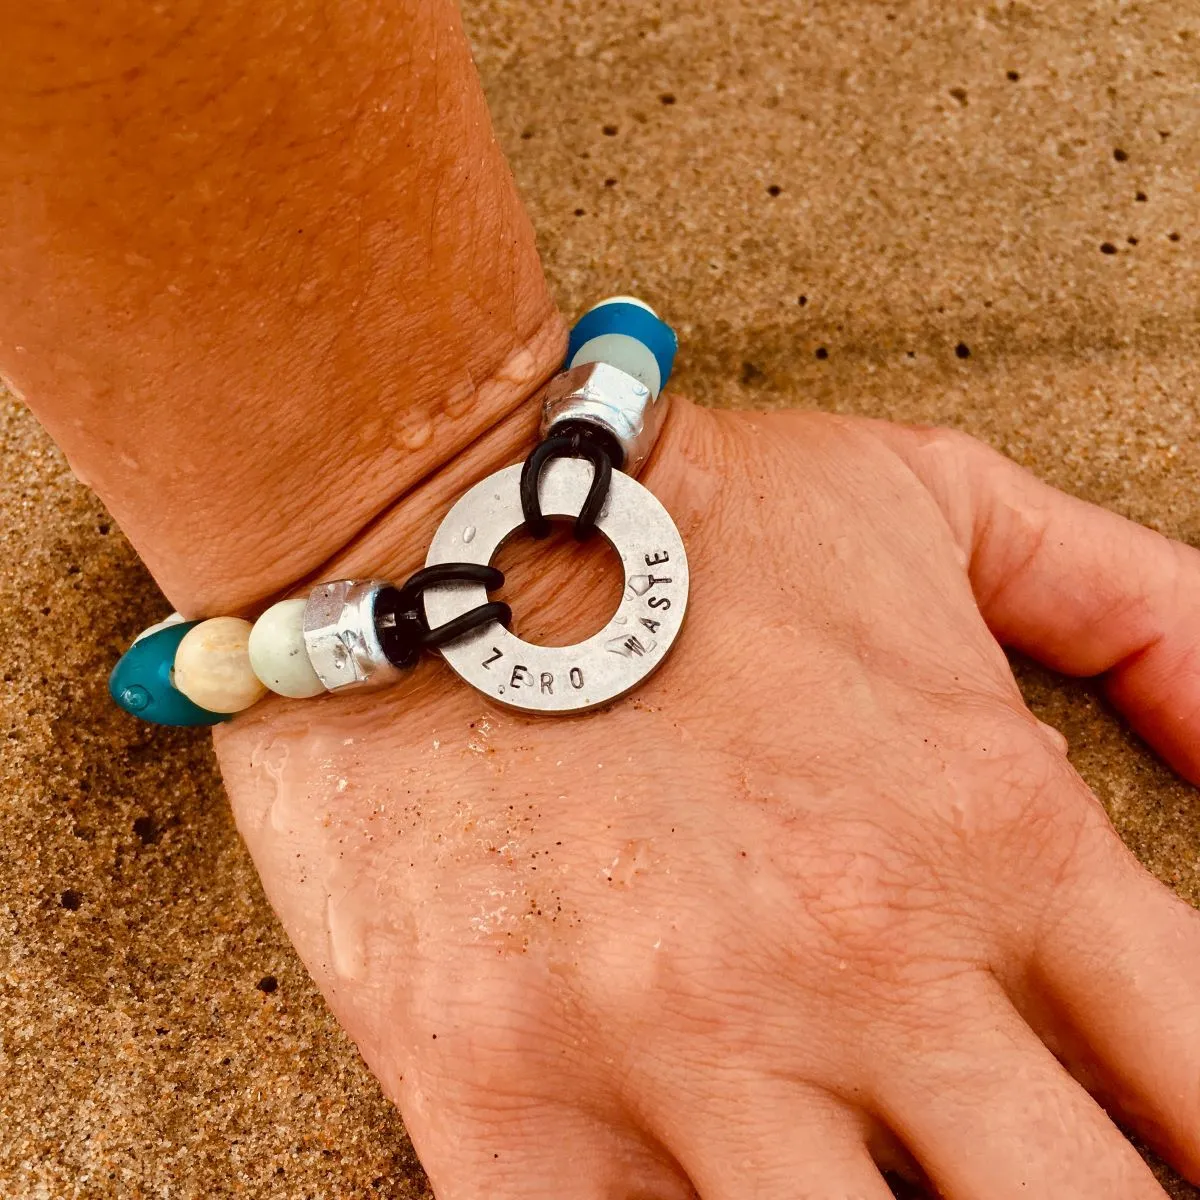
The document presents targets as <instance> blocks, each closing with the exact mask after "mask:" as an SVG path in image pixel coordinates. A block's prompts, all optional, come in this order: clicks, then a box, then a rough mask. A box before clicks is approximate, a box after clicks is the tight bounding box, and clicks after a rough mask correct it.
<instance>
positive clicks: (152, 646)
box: [108, 621, 233, 725]
mask: <svg viewBox="0 0 1200 1200" xmlns="http://www.w3.org/2000/svg"><path fill="white" fill-rule="evenodd" d="M199 624H200V622H199V621H181V622H180V623H178V624H176V625H168V626H167V627H166V628H165V629H160V630H159V631H158V632H157V633H152V634H150V635H149V636H148V637H144V638H141V639H140V640H138V641H136V642H134V643H133V645H132V646H130V647H129V649H128V650H126V651H125V653H124V654H122V655H121V658H120V661H119V662H118V663H117V665H116V666H115V667H113V672H112V674H111V675H110V676H109V679H108V694H109V695H110V696H111V697H112V698H113V700H114V701H116V703H117V705H118V706H119V707H120V708H123V709H124V710H125V711H126V712H127V713H132V714H133V715H134V716H135V717H141V719H142V720H143V721H150V722H151V723H152V724H155V725H216V724H218V723H220V722H221V721H228V720H229V718H230V717H231V716H232V715H233V714H232V713H215V712H209V711H208V709H206V708H201V707H200V706H199V705H198V704H193V703H192V702H191V701H190V700H189V699H188V698H187V697H186V696H185V695H184V694H183V693H182V692H180V691H177V690H176V689H175V687H174V686H173V685H172V684H171V670H172V668H173V667H174V666H175V651H176V650H178V649H179V643H180V642H181V641H183V637H184V634H186V633H187V631H188V630H189V629H194V628H195V627H196V626H197V625H199Z"/></svg>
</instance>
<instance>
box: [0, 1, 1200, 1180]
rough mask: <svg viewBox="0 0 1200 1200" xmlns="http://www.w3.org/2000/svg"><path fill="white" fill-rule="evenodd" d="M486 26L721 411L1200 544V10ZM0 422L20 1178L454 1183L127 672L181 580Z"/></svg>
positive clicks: (1, 1101) (1171, 802)
mask: <svg viewBox="0 0 1200 1200" xmlns="http://www.w3.org/2000/svg"><path fill="white" fill-rule="evenodd" d="M467 21H468V26H469V30H470V33H471V36H472V39H473V41H474V44H475V46H476V49H477V54H478V59H479V65H480V69H481V71H482V73H483V76H484V81H485V86H486V88H487V91H488V94H489V97H490V99H491V102H492V106H493V112H494V115H495V121H496V125H497V130H498V134H499V137H500V139H501V141H502V143H503V145H504V147H505V149H506V150H507V151H508V153H509V155H510V157H511V160H512V165H513V169H514V171H515V173H516V176H517V179H518V182H519V184H520V187H521V188H522V190H523V192H524V194H525V196H526V198H527V200H528V204H529V208H530V211H531V213H532V216H533V220H534V223H535V226H536V227H537V229H538V230H539V236H540V241H541V248H542V251H543V255H544V259H545V263H546V269H547V272H548V274H549V276H550V278H551V280H552V283H553V286H554V288H555V291H556V293H557V295H558V297H559V299H560V301H561V303H562V305H563V307H564V308H565V309H566V310H567V311H568V312H571V313H574V312H577V311H579V310H580V309H581V308H582V307H584V306H585V305H586V304H587V303H588V302H589V301H591V300H594V299H595V298H597V297H599V296H602V295H605V294H609V293H612V292H614V291H635V292H638V293H640V294H643V295H645V296H646V297H647V298H649V299H651V300H652V301H653V302H655V303H656V304H657V305H658V306H659V307H660V308H661V309H662V310H663V312H664V314H665V315H667V316H668V317H669V318H670V319H672V320H673V321H674V322H675V323H676V325H677V326H678V328H679V330H680V333H681V339H682V342H683V351H682V354H681V359H680V366H679V371H678V375H677V378H676V384H677V388H678V389H679V390H681V391H684V392H687V393H689V394H691V395H692V396H694V397H696V398H697V399H699V400H701V401H703V402H705V403H709V404H714V405H726V406H732V407H747V406H753V405H766V406H770V407H781V406H792V405H795V406H811V407H817V408H823V409H828V410H834V411H839V412H855V413H867V414H871V415H875V416H883V417H891V418H895V419H898V420H906V421H926V422H941V423H947V424H951V425H955V426H957V427H959V428H961V429H965V430H968V431H970V432H971V433H974V434H976V435H978V436H980V437H983V438H985V439H987V440H988V441H989V442H991V443H992V444H993V445H995V446H996V447H998V448H999V449H1001V450H1003V451H1005V452H1006V453H1008V454H1010V455H1011V456H1013V457H1014V458H1015V459H1017V460H1018V461H1019V462H1021V463H1023V464H1025V465H1027V466H1029V467H1030V468H1032V469H1033V470H1035V471H1036V472H1038V473H1039V474H1040V475H1041V476H1042V477H1043V478H1046V479H1048V480H1050V481H1051V482H1053V483H1055V484H1057V485H1058V486H1060V487H1063V488H1065V489H1067V490H1068V491H1071V492H1073V493H1075V494H1077V495H1080V496H1083V497H1086V498H1087V499H1089V500H1093V501H1096V502H1097V503H1100V504H1104V505H1107V506H1108V507H1110V508H1113V509H1115V510H1116V511H1118V512H1121V513H1124V514H1126V515H1128V516H1130V517H1132V518H1134V519H1137V520H1139V521H1143V522H1145V523H1147V524H1149V525H1152V526H1153V527H1155V528H1156V529H1159V530H1161V531H1162V532H1164V533H1167V534H1170V535H1172V536H1174V537H1179V538H1183V539H1184V540H1186V541H1189V542H1191V543H1193V544H1200V504H1198V503H1197V496H1198V495H1200V491H1198V485H1200V416H1198V411H1200V385H1198V384H1197V369H1196V363H1197V360H1198V359H1200V310H1198V308H1197V297H1198V295H1200V220H1198V219H1197V218H1198V217H1200V193H1198V192H1197V188H1196V178H1197V176H1196V165H1197V163H1200V97H1198V95H1197V84H1196V81H1197V79H1200V14H1198V13H1197V11H1196V9H1195V7H1194V6H1193V5H1191V4H1185V3H1182V2H1180V0H1173V2H1172V0H1168V2H1166V3H1162V4H1157V5H1143V6H1131V5H1126V4H1118V3H1115V2H1109V3H1084V2H1082V0H1049V2H1047V3H1043V4H1039V5H1033V4H1025V3H995V4H978V5H975V4H972V5H965V4H961V5H947V4H935V3H932V2H930V3H925V2H915V0H914V2H899V0H898V2H897V3H895V4H888V3H884V2H882V0H846V2H844V3H840V4H836V5H832V4H828V5H827V4H805V5H796V4H793V3H790V0H756V2H754V3H747V2H739V0H726V2H723V3H721V4H719V5H714V4H711V3H704V2H702V0H689V2H686V3H670V4H667V5H664V6H662V7H657V6H652V5H650V4H648V3H647V4H637V3H610V4H606V5H600V6H591V8H590V9H589V8H588V7H585V6H578V5H568V4H565V3H562V0H548V2H542V3H537V4H516V3H503V2H501V0H484V2H475V3H471V4H470V5H469V6H468V10H467ZM0 438H2V439H3V478H2V480H0V530H2V533H0V537H2V538H3V542H4V548H5V555H4V561H5V562H6V563H7V568H6V569H5V570H4V572H3V574H2V577H0V623H2V626H0V637H2V640H3V644H4V646H5V655H4V672H5V674H4V682H3V691H2V693H0V694H2V695H3V721H4V731H5V735H6V736H5V737H4V738H0V772H2V777H3V778H2V789H0V847H2V849H0V896H2V897H3V905H2V909H3V917H2V919H0V1195H3V1196H5V1197H13V1198H23V1197H34V1196H38V1197H55V1198H57V1197H68V1196H88V1197H92V1196H143V1195H145V1196H148V1195H151V1194H153V1195H166V1196H172V1197H176V1196H178V1197H187V1196H217V1195H229V1194H234V1193H236V1194H239V1195H243V1196H248V1197H268V1196H271V1197H274V1196H287V1197H300V1196H312V1197H327V1196H329V1197H332V1196H338V1197H360V1196H361V1197H369V1196H375V1195H388V1196H393V1197H416V1196H423V1195H427V1192H426V1190H425V1186H424V1183H423V1181H422V1177H421V1174H420V1170H419V1168H418V1166H417V1165H416V1162H415V1159H414V1157H413V1155H412V1151H411V1148H410V1147H409V1145H408V1143H407V1141H406V1139H405V1135H404V1131H403V1128H402V1126H401V1123H400V1121H399V1119H398V1118H397V1116H396V1115H395V1113H394V1112H393V1110H392V1109H391V1107H390V1106H389V1105H388V1104H387V1103H386V1102H385V1101H384V1100H383V1099H382V1097H381V1096H380V1094H379V1092H378V1090H377V1088H376V1087H375V1085H374V1083H373V1082H372V1080H371V1077H370V1076H369V1075H368V1073H367V1072H366V1070H365V1069H364V1067H363V1066H362V1064H361V1062H360V1061H359V1059H358V1057H357V1055H356V1053H355V1051H354V1049H353V1048H352V1047H351V1046H350V1044H349V1043H348V1042H347V1040H346V1039H345V1038H344V1037H343V1036H342V1034H341V1033H340V1032H339V1030H338V1028H337V1026H336V1025H335V1023H334V1021H333V1019H332V1018H331V1017H330V1015H329V1014H328V1012H327V1011H326V1009H325V1007H324V1005H323V1003H322V1001H321V999H320V998H319V996H318V995H317V993H316V991H315V990H314V988H313V987H312V985H311V984H310V983H309V982H308V980H307V979H306V977H305V974H304V971H303V969H302V968H301V966H300V964H299V962H298V961H297V960H296V958H295V956H294V955H293V953H292V952H291V950H290V948H289V946H288V944H287V941H286V939H285V938H284V936H283V934H282V932H281V931H280V929H279V927H278V925H277V923H276V922H275V919H274V917H273V915H272V913H271V911H270V909H269V908H268V906H267V904H266V902H265V900H264V899H263V896H262V893H261V891H260V890H259V887H258V883H257V881H256V878H255V875H254V871H253V869H252V867H251V865H250V862H249V860H248V858H247V856H246V853H245V851H244V849H243V848H242V846H241V844H240V842H239V840H238V837H237V835H236V833H235V831H234V828H233V824H232V821H231V819H230V816H229V813H228V811H227V807H226V803H225V800H224V797H223V795H222V792H221V787H220V783H219V780H218V778H217V775H216V771H215V769H214V766H213V760H212V756H211V754H210V751H209V747H208V742H207V738H206V736H205V735H203V734H200V733H188V732H171V731H164V730H155V729H150V728H147V727H142V726H139V725H137V724H136V723H134V722H132V721H130V720H128V719H126V718H124V717H123V716H121V715H120V714H118V713H117V712H116V711H115V710H114V709H112V708H111V707H110V705H109V704H108V702H107V700H106V695H105V690H104V682H105V677H106V674H107V671H108V669H109V668H110V666H111V664H112V662H113V661H114V660H115V659H116V657H117V656H118V655H119V654H120V652H121V650H122V649H123V648H124V647H125V645H126V644H127V642H128V640H129V638H130V637H131V636H132V635H133V634H134V633H135V632H136V631H137V630H139V629H140V628H142V627H143V626H144V625H147V624H149V623H150V622H151V621H152V620H155V619H157V618H158V617H159V616H161V615H162V613H163V611H164V605H163V602H162V600H161V598H159V597H158V596H157V595H156V593H155V589H154V587H153V584H152V583H151V581H150V580H149V578H148V577H147V576H146V574H145V573H144V572H143V571H142V569H141V568H140V566H139V565H138V562H137V560H136V559H135V557H134V556H133V554H132V552H131V551H130V549H129V547H128V545H127V544H126V543H125V541H124V540H123V539H122V537H121V535H120V532H119V531H118V530H117V529H116V528H114V527H113V526H112V524H111V522H110V521H109V519H108V517H107V516H106V514H105V513H104V511H103V510H102V509H101V507H100V506H99V504H98V503H97V502H96V501H95V500H94V499H93V498H92V497H91V496H90V495H89V494H88V493H87V492H86V491H85V490H84V489H83V488H82V487H80V486H79V485H78V484H77V483H76V482H75V481H74V480H73V478H72V476H71V474H70V472H69V471H68V469H67V468H66V465H65V463H64V462H63V460H62V458H61V457H60V456H59V455H58V453H57V452H56V451H55V450H54V448H53V447H52V445H51V444H50V442H49V441H48V440H47V438H46V437H45V436H44V435H43V434H42V433H41V432H40V430H39V429H38V428H37V426H36V425H35V424H34V422H33V421H32V420H31V419H30V418H29V416H28V415H27V414H25V413H24V412H23V411H22V410H21V408H20V407H19V406H18V405H17V404H16V403H15V402H14V401H12V400H11V399H9V398H6V399H5V400H4V401H3V402H2V403H0ZM1019 673H1020V678H1021V681H1022V684H1023V686H1024V687H1025V689H1026V694H1027V696H1028V698H1029V700H1030V702H1031V704H1032V705H1033V706H1034V708H1035V709H1036V711H1037V712H1038V714H1039V716H1041V717H1042V718H1043V719H1044V720H1047V721H1050V722H1052V723H1054V724H1055V725H1057V726H1058V727H1059V728H1060V729H1062V730H1063V732H1064V733H1066V735H1067V736H1068V738H1069V739H1070V742H1071V747H1072V757H1073V760H1074V762H1075V764H1076V765H1077V767H1078V768H1079V770H1080V771H1081V772H1082V773H1083V775H1084V776H1085V777H1086V778H1087V780H1088V781H1089V782H1090V783H1091V784H1092V786H1093V787H1094V788H1095V789H1096V790H1097V792H1098V793H1099V795H1100V796H1101V798H1102V800H1103V802H1104V804H1105V805H1106V807H1107V808H1108V811H1109V813H1110V814H1111V816H1112V819H1113V821H1114V822H1115V823H1116V825H1117V827H1118V829H1119V830H1120V832H1121V835H1122V836H1123V837H1124V838H1125V840H1126V841H1127V842H1128V844H1129V845H1130V846H1131V847H1132V848H1133V849H1134V850H1135V851H1136V853H1137V854H1138V856H1139V857H1140V858H1141V859H1142V861H1143V862H1145V863H1146V865H1147V866H1148V867H1149V868H1150V869H1151V870H1153V871H1154V872H1155V873H1156V874H1157V875H1158V876H1159V878H1160V879H1162V880H1163V881H1164V882H1166V883H1167V884H1168V885H1169V886H1171V887H1173V888H1174V889H1175V890H1176V891H1177V892H1178V893H1179V894H1180V895H1181V896H1184V897H1185V898H1187V899H1188V900H1190V901H1191V902H1192V903H1200V802H1198V801H1197V797H1196V795H1195V793H1194V791H1193V790H1192V789H1190V788H1189V787H1187V786H1185V785H1184V784H1182V783H1181V782H1180V781H1179V780H1178V779H1176V778H1175V777H1173V776H1172V775H1171V773H1170V772H1169V771H1167V770H1166V769H1164V768H1163V767H1162V766H1161V765H1160V764H1158V763H1157V762H1156V761H1155V759H1154V758H1153V757H1152V756H1151V755H1150V754H1149V753H1148V752H1147V751H1146V750H1145V749H1144V748H1143V747H1142V746H1141V745H1140V744H1139V743H1138V741H1137V740H1136V739H1135V738H1134V737H1132V736H1131V735H1130V734H1129V733H1128V732H1126V731H1125V730H1124V729H1123V728H1122V726H1121V724H1120V722H1119V721H1118V720H1116V719H1115V718H1114V716H1113V715H1112V713H1111V712H1110V711H1109V710H1108V709H1107V708H1106V706H1105V704H1104V703H1103V702H1102V701H1101V700H1100V699H1099V698H1098V696H1097V693H1096V691H1095V690H1094V689H1093V688H1092V687H1090V686H1089V685H1087V684H1081V683H1077V682H1066V681H1062V680H1059V679H1056V678H1054V677H1052V676H1051V675H1049V674H1047V673H1045V672H1043V671H1040V670H1037V669H1034V668H1031V667H1028V666H1027V665H1024V664H1019ZM1164 1178H1165V1176H1164ZM1169 1186H1170V1187H1171V1188H1172V1189H1173V1191H1172V1195H1174V1196H1177V1197H1183V1196H1200V1192H1197V1191H1196V1190H1194V1189H1190V1188H1187V1187H1184V1186H1182V1185H1178V1184H1175V1183H1170V1184H1169Z"/></svg>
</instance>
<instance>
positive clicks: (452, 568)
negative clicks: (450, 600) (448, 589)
mask: <svg viewBox="0 0 1200 1200" xmlns="http://www.w3.org/2000/svg"><path fill="white" fill-rule="evenodd" d="M437 583H482V584H483V586H484V587H485V588H486V589H487V590H488V591H489V592H494V591H495V590H496V589H497V588H502V587H503V586H504V573H503V572H502V571H497V570H496V568H495V567H487V566H481V565H480V564H479V563H438V564H437V566H434V567H422V568H421V569H420V570H419V571H414V572H413V573H412V574H411V575H410V576H409V577H408V578H407V579H406V580H405V581H404V583H403V584H401V586H400V588H399V591H400V603H401V605H402V606H403V607H404V608H416V606H417V604H418V602H419V601H420V599H421V593H422V592H423V591H424V590H425V589H426V588H427V587H433V586H434V584H437Z"/></svg>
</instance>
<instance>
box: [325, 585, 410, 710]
mask: <svg viewBox="0 0 1200 1200" xmlns="http://www.w3.org/2000/svg"><path fill="white" fill-rule="evenodd" d="M392 587H393V585H392V584H390V583H387V582H386V581H384V580H381V579H367V580H356V579H336V580H334V581H333V582H332V583H321V584H318V585H317V586H316V587H315V588H314V589H313V590H312V592H310V593H309V596H308V601H307V603H306V604H305V606H304V648H305V650H307V651H308V660H309V662H311V663H312V667H313V670H314V671H316V673H317V678H318V679H320V681H321V683H322V684H324V686H325V689H326V691H330V692H340V691H345V690H347V689H348V688H364V687H378V686H382V685H384V684H389V683H394V682H395V681H396V680H397V679H399V678H400V677H401V675H402V674H403V671H401V670H400V669H399V668H398V667H395V666H393V665H392V663H391V662H390V661H389V660H388V657H387V655H386V654H385V653H384V650H383V646H382V644H381V643H380V640H379V633H378V631H377V629H376V625H375V603H376V600H377V599H378V598H379V595H380V593H381V592H383V591H384V590H385V589H389V588H392Z"/></svg>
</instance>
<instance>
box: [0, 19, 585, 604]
mask: <svg viewBox="0 0 1200 1200" xmlns="http://www.w3.org/2000/svg"><path fill="white" fill-rule="evenodd" d="M5 23H6V33H7V36H8V39H9V55H8V59H9V63H10V75H9V78H8V81H7V83H6V91H7V100H6V104H5V106H4V108H3V114H4V115H3V116H2V117H0V138H2V139H3V141H2V144H0V175H2V180H3V191H4V200H3V207H2V209H0V372H2V373H3V375H4V376H5V378H6V379H7V380H8V381H10V383H11V385H12V386H13V388H14V389H15V390H16V391H17V392H18V393H19V394H20V395H22V396H24V398H25V399H26V400H27V402H28V403H29V404H30V406H31V407H32V408H33V410H34V411H35V413H36V414H37V416H38V417H39V419H40V420H41V421H42V422H43V423H44V424H45V425H46V426H47V428H48V429H49V430H50V432H51V434H52V435H53V436H54V437H55V439H56V440H57V441H58V443H59V444H60V445H61V446H62V447H63V449H64V450H65V452H66V453H67V455H68V457H69V459H70V461H71V464H72V466H73V467H74V468H75V470H76V471H77V473H78V474H79V475H80V477H81V478H82V479H83V480H84V481H85V482H87V483H88V484H89V485H90V486H92V487H93V488H94V489H95V490H96V491H97V492H98V493H99V495H100V497H101V498H102V499H103V500H104V502H105V504H106V505H107V506H108V507H109V509H110V510H111V511H112V513H113V514H114V516H115V517H116V518H117V520H118V522H119V523H120V524H121V526H122V528H123V529H124V530H125V532H126V533H127V534H128V536H129V537H130V539H131V540H132V541H133V543H134V545H135V546H136V547H137V549H138V551H139V552H140V553H141V554H142V556H143V558H144V559H145V560H146V562H147V564H148V565H149V567H150V569H151V571H152V572H153V573H154V575H155V577H156V578H157V580H158V582H159V583H160V585H161V586H162V587H163V589H164V591H166V593H167V595H168V596H169V597H170V599H171V601H172V602H173V603H174V604H176V605H177V606H179V607H180V608H181V609H183V610H184V611H187V612H189V613H208V612H216V611H231V610H236V609H240V608H243V607H246V606H252V605H254V604H255V603H257V602H258V601H259V600H261V599H262V598H263V597H265V596H268V595H270V594H272V593H274V592H276V591H278V590H280V589H281V588H285V587H287V586H288V585H289V584H290V583H291V582H292V581H294V580H296V579H298V578H300V577H303V576H305V575H308V574H310V573H312V572H314V571H317V570H319V569H320V567H321V566H322V564H324V563H325V562H327V561H328V560H330V559H332V558H335V557H344V556H345V552H346V549H347V547H351V548H352V547H353V545H354V543H355V541H356V539H357V537H358V535H359V533H360V531H361V530H363V529H364V527H365V526H367V525H368V524H370V523H371V522H372V521H373V520H374V519H375V518H376V517H377V516H378V515H379V514H381V513H385V512H387V511H388V510H389V509H390V508H391V507H392V506H393V505H394V504H395V503H396V502H397V500H398V499H399V498H400V497H403V496H405V495H406V494H408V493H410V492H411V491H412V490H413V489H414V488H417V487H418V485H419V484H420V483H421V481H422V480H424V479H426V478H427V477H428V476H430V475H431V474H432V473H433V472H435V471H436V470H437V469H438V468H439V467H440V466H441V465H443V464H445V463H446V462H448V461H449V460H451V459H452V458H454V457H455V456H456V455H457V454H458V453H459V452H460V451H461V450H463V448H464V447H467V446H468V445H470V444H471V443H472V442H473V441H474V440H475V439H476V438H478V437H479V436H480V434H481V433H482V432H483V431H485V430H487V429H489V428H491V427H492V426H494V425H496V424H497V422H499V421H500V420H501V418H503V417H504V416H505V415H506V414H507V413H509V412H511V411H512V410H513V409H514V408H515V407H516V406H518V405H519V404H520V403H521V401H522V400H524V399H525V398H527V397H528V396H529V395H530V394H531V393H532V392H533V391H534V390H535V389H536V387H537V385H538V383H539V382H540V381H541V380H542V379H544V378H545V377H546V376H547V375H549V374H550V373H551V372H552V371H553V370H554V369H555V367H556V366H557V364H558V362H559V361H560V357H561V350H562V346H563V337H564V335H563V331H562V326H561V323H560V321H559V319H558V317H557V315H556V313H555V312H554V308H553V304H552V302H551V300H550V298H549V296H548V293H547V290H546V288H545V284H544V281H543V278H542V274H541V269H540V266H539V264H538V261H537V256H536V252H535V250H534V246H533V238H532V234H531V231H530V229H529V226H528V223H527V221H526V218H525V216H524V213H523V212H522V210H521V206H520V203H519V201H518V199H517V196H516V194H515V191H514V188H513V185H512V181H511V177H510V175H509V172H508V169H507V167H506V165H505V163H504V160H503V157H502V155H501V154H500V151H499V149H498V148H497V146H496V144H495V140H494V138H493V135H492V131H491V126H490V123H489V120H488V114H487V110H486V107H485V104H484V100H483V96H482V93H481V91H480V88H479V84H478V80H477V78H476V75H475V72H474V68H473V66H472V64H471V61H470V56H469V52H468V49H467V45H466V40H465V37H464V35H463V32H462V29H461V26H460V24H459V19H458V14H457V12H456V10H455V9H454V8H453V6H452V5H451V4H450V3H449V2H448V0H436V2H433V3H426V4H415V3H402V4H400V5H388V4H385V3H381V2H378V0H353V2H351V3H346V4H341V5H337V6H333V7H332V8H330V7H329V6H326V5H321V4H318V3H317V2H316V0H289V3H288V4H287V6H286V8H285V9H284V10H283V11H281V9H280V7H279V6H278V5H271V6H261V5H254V4H252V3H249V2H248V0H225V2H224V3H216V4H207V5H203V6H199V5H197V6H194V7H193V8H192V9H190V10H189V11H187V12H174V11H172V12H171V13H169V14H167V15H164V14H163V13H162V12H161V11H159V10H156V9H154V8H152V7H147V6H144V5H138V4H133V3H131V2H127V0H122V2H119V3H108V4H105V3H96V4H93V5H91V6H88V7H87V8H82V7H80V6H78V5H75V6H72V7H70V8H69V9H68V8H67V7H66V6H65V5H64V6H61V8H60V7H59V6H57V5H56V6H53V8H51V7H50V6H21V7H16V6H14V8H13V9H12V11H11V12H10V13H8V14H6V20H5ZM496 436H497V435H493V438H492V441H493V442H495V441H496ZM500 440H501V441H503V440H504V439H503V438H502V437H501V439H500ZM426 490H428V489H426ZM413 565H416V564H415V563H414V564H413Z"/></svg>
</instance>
